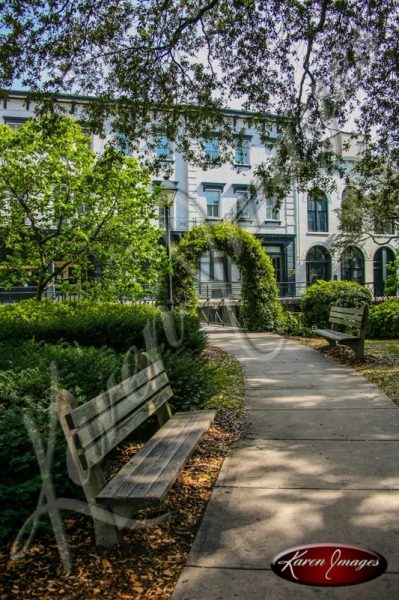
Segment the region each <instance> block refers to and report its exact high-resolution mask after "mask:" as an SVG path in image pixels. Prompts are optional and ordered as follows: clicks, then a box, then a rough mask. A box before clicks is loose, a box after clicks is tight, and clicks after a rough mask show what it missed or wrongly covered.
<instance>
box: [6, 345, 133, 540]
mask: <svg viewBox="0 0 399 600" xmlns="http://www.w3.org/2000/svg"><path fill="white" fill-rule="evenodd" d="M0 350H1V361H2V367H3V368H4V364H5V363H6V360H7V361H8V363H9V365H8V367H9V368H8V369H7V370H2V371H0V462H1V465H2V478H1V483H0V540H3V541H4V540H6V539H8V538H10V537H11V536H15V535H16V534H17V532H18V530H19V528H20V527H21V525H22V524H23V522H24V521H25V520H26V519H27V518H28V517H29V515H30V514H31V513H32V512H33V510H34V509H35V506H36V503H37V499H38V494H39V491H40V489H41V486H42V480H41V476H40V472H39V467H38V464H37V459H36V456H35V453H34V450H33V446H32V443H31V441H30V439H29V435H28V431H27V428H26V426H25V424H24V420H23V415H24V414H25V413H27V412H28V413H29V415H30V416H31V417H32V418H33V420H34V422H35V425H36V426H37V429H38V431H39V434H40V437H41V439H42V441H43V446H44V448H46V445H47V438H48V432H49V423H50V407H51V372H50V368H49V365H50V362H51V361H56V364H57V372H58V378H57V379H58V381H57V387H58V388H59V389H61V388H67V389H69V390H70V391H71V392H72V393H73V394H74V396H75V399H76V404H80V403H81V402H83V401H84V400H86V399H89V398H91V397H92V396H94V395H96V394H97V393H99V392H100V391H102V390H104V389H106V387H107V380H108V379H109V378H110V377H112V376H113V375H114V374H116V376H117V377H119V378H120V374H121V366H122V362H123V356H122V355H120V356H118V355H117V354H116V353H115V352H114V351H113V350H111V349H108V348H104V349H95V348H81V347H78V346H72V347H71V346H67V345H65V344H63V345H60V346H49V345H46V344H42V343H41V344H37V343H35V342H27V343H26V344H22V345H21V344H18V345H14V346H13V345H11V344H8V345H7V344H5V343H2V344H1V347H0ZM56 431H57V436H56V444H55V452H54V459H53V464H52V468H51V474H52V479H53V481H54V484H55V486H56V490H57V494H58V495H60V496H71V495H74V496H76V493H77V489H76V487H75V486H74V485H73V483H72V482H71V480H70V479H69V477H68V475H67V473H66V464H65V442H64V439H63V436H62V435H61V434H60V429H59V427H58V426H57V429H56Z"/></svg>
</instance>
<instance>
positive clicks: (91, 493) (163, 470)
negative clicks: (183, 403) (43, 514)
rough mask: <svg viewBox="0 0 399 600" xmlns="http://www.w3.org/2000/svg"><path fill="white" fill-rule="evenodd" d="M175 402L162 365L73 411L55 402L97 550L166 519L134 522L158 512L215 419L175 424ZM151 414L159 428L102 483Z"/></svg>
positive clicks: (63, 395)
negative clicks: (141, 513)
mask: <svg viewBox="0 0 399 600" xmlns="http://www.w3.org/2000/svg"><path fill="white" fill-rule="evenodd" d="M172 394H173V393H172V390H171V388H170V385H169V380H168V377H167V375H166V372H165V369H164V366H163V363H162V361H161V360H158V361H157V362H155V363H153V364H150V365H149V366H147V367H146V368H144V369H143V370H141V371H140V372H138V373H136V374H135V375H133V376H132V377H130V378H128V379H125V380H124V381H122V383H120V384H118V385H115V386H114V387H112V388H111V389H109V390H108V391H107V392H104V393H103V394H101V395H99V396H97V397H95V398H93V399H92V400H89V401H88V402H86V403H85V404H82V405H81V406H78V407H76V408H73V407H72V402H73V397H72V395H71V394H70V393H69V392H67V391H65V390H63V391H61V392H59V393H58V394H57V412H58V418H59V420H60V423H61V427H62V429H63V432H64V435H65V438H66V441H67V444H68V455H67V463H68V471H69V474H70V476H71V477H72V479H73V480H74V481H75V482H76V483H78V484H80V485H81V486H82V488H83V490H84V493H85V495H86V499H87V503H88V505H89V507H90V511H89V513H90V514H91V516H92V518H93V521H94V527H95V534H96V543H97V544H98V545H101V546H106V547H110V546H112V545H114V544H115V543H117V542H118V541H119V538H118V530H119V529H121V528H122V527H123V526H125V525H126V524H127V525H128V526H129V527H144V526H149V525H154V524H158V523H159V522H160V520H161V518H165V516H166V514H164V515H162V516H161V517H157V518H154V519H147V520H142V519H137V518H132V515H134V514H135V513H137V510H138V509H140V508H142V507H149V506H151V507H156V508H159V507H160V506H161V505H162V502H163V500H164V499H165V497H166V495H167V492H168V490H169V488H170V487H171V485H172V484H173V482H174V481H175V480H176V478H177V476H178V475H179V472H180V470H181V469H182V467H183V464H184V462H185V461H186V459H187V458H188V457H189V456H190V454H191V453H192V451H193V450H194V448H195V446H196V444H197V443H198V441H199V439H200V438H201V436H202V434H203V433H204V432H205V431H206V430H207V429H208V428H209V427H210V425H211V423H212V421H213V419H214V416H215V413H216V411H214V410H204V411H197V412H185V413H177V414H175V415H174V416H172V412H171V409H170V406H169V403H168V401H169V399H170V398H171V397H172ZM154 414H155V415H156V416H157V419H158V425H159V427H160V428H159V429H158V430H157V432H156V433H155V435H153V436H152V437H151V438H150V439H149V440H148V442H147V443H146V444H145V445H144V446H143V447H142V448H141V449H140V450H139V451H138V452H137V453H136V454H135V455H134V456H133V458H132V459H131V460H130V461H129V462H128V463H127V464H125V465H124V466H123V467H122V468H121V469H120V470H119V472H118V473H117V474H116V475H115V476H114V477H112V478H111V479H110V480H109V481H108V482H107V481H106V479H105V475H104V472H103V469H102V468H101V463H102V462H103V460H104V458H105V457H106V456H107V455H108V454H109V452H110V451H111V450H113V448H115V447H116V446H117V445H118V444H120V443H121V442H122V441H123V440H124V439H125V438H126V437H127V436H130V435H131V434H132V432H134V431H135V430H136V429H137V428H138V427H139V426H140V425H141V424H142V423H143V422H144V421H146V419H148V418H149V417H150V416H151V415H154Z"/></svg>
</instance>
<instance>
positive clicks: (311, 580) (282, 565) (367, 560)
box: [271, 544, 388, 587]
mask: <svg viewBox="0 0 399 600" xmlns="http://www.w3.org/2000/svg"><path fill="white" fill-rule="evenodd" d="M387 566H388V563H387V561H386V560H385V558H384V557H383V556H381V554H378V552H374V551H372V550H366V549H365V548H360V547H359V546H350V545H347V544H307V545H305V546H295V548H289V549H288V550H284V551H283V552H280V553H279V554H277V556H275V557H274V558H273V560H272V564H271V567H272V569H273V571H274V572H275V573H276V575H279V576H280V577H282V578H283V579H287V580H288V581H292V582H294V583H301V584H303V585H318V586H325V587H333V586H339V585H356V584H358V583H364V582H366V581H370V580H371V579H375V578H376V577H379V576H380V575H382V574H383V573H384V572H385V571H386V569H387Z"/></svg>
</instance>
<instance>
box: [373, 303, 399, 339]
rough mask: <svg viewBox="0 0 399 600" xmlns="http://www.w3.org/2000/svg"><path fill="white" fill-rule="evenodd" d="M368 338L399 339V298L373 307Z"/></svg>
mask: <svg viewBox="0 0 399 600" xmlns="http://www.w3.org/2000/svg"><path fill="white" fill-rule="evenodd" d="M367 337H370V338H380V339H392V338H399V298H392V299H391V300H386V301H385V302H382V303H381V304H376V305H374V306H372V307H371V309H370V312H369V320H368V326H367Z"/></svg>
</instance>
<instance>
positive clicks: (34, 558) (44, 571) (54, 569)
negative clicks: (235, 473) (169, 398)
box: [0, 409, 244, 600]
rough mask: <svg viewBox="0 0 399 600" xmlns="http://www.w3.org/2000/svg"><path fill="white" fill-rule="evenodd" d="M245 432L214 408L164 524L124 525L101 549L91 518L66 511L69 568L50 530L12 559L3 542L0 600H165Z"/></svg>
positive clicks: (230, 414)
mask: <svg viewBox="0 0 399 600" xmlns="http://www.w3.org/2000/svg"><path fill="white" fill-rule="evenodd" d="M243 432H244V430H243V421H242V418H241V417H240V416H239V415H237V412H236V411H234V410H227V409H221V410H220V411H219V412H218V415H217V417H216V420H215V423H214V426H213V427H212V428H211V429H210V430H209V431H208V432H207V433H206V434H205V436H204V437H203V439H202V440H201V442H200V444H199V445H198V447H197V449H196V451H195V453H194V454H193V456H192V457H191V458H190V460H189V461H187V463H186V466H185V468H184V471H182V473H181V475H180V477H179V478H178V480H177V481H176V483H175V484H174V486H173V488H172V489H171V491H170V493H169V496H168V500H167V502H166V504H165V508H166V509H167V510H170V512H171V516H170V519H169V521H168V523H167V524H165V525H164V524H163V525H161V526H159V527H155V528H152V529H148V530H138V531H128V532H126V533H124V534H123V543H122V544H119V545H118V546H115V547H114V548H112V549H111V550H101V549H99V548H97V547H96V546H95V545H94V532H93V526H92V521H91V519H90V518H87V517H83V516H75V515H73V514H70V515H68V516H67V517H66V518H65V519H64V522H65V527H66V532H67V536H68V543H69V548H70V551H71V556H72V570H71V571H70V572H69V573H68V572H66V571H65V569H64V568H63V566H62V563H61V561H60V557H59V553H58V548H57V546H56V544H55V540H54V537H53V536H51V535H50V534H42V535H40V536H39V535H38V536H37V537H36V539H35V540H34V542H33V544H32V546H31V547H30V549H29V551H28V552H27V554H26V556H25V557H24V558H21V559H19V560H17V561H13V562H11V561H10V559H9V550H8V549H7V548H3V549H2V552H0V600H11V599H14V598H18V599H21V598H23V599H27V598H35V599H37V600H38V599H40V600H53V599H55V598H68V599H69V598H71V599H79V600H88V599H92V598H94V599H95V598H99V599H101V600H130V599H134V600H144V599H146V600H147V599H156V600H158V599H159V600H161V599H162V600H167V599H168V598H169V597H170V595H171V593H172V592H173V590H174V587H175V585H176V582H177V579H178V577H179V575H180V573H181V570H182V568H183V566H184V564H185V562H186V559H187V556H188V553H189V551H190V548H191V545H192V543H193V539H194V536H195V533H196V531H197V529H198V527H199V524H200V521H201V517H202V515H203V513H204V510H205V508H206V504H207V502H208V500H209V497H210V494H211V491H212V488H213V485H214V483H215V480H216V478H217V475H218V472H219V470H220V468H221V465H222V462H223V458H224V456H225V455H226V452H227V450H228V449H229V447H230V446H231V445H232V444H233V443H234V442H236V441H238V440H239V439H240V438H241V437H242V435H243ZM125 454H128V453H126V452H125ZM129 457H130V456H126V458H129Z"/></svg>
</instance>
